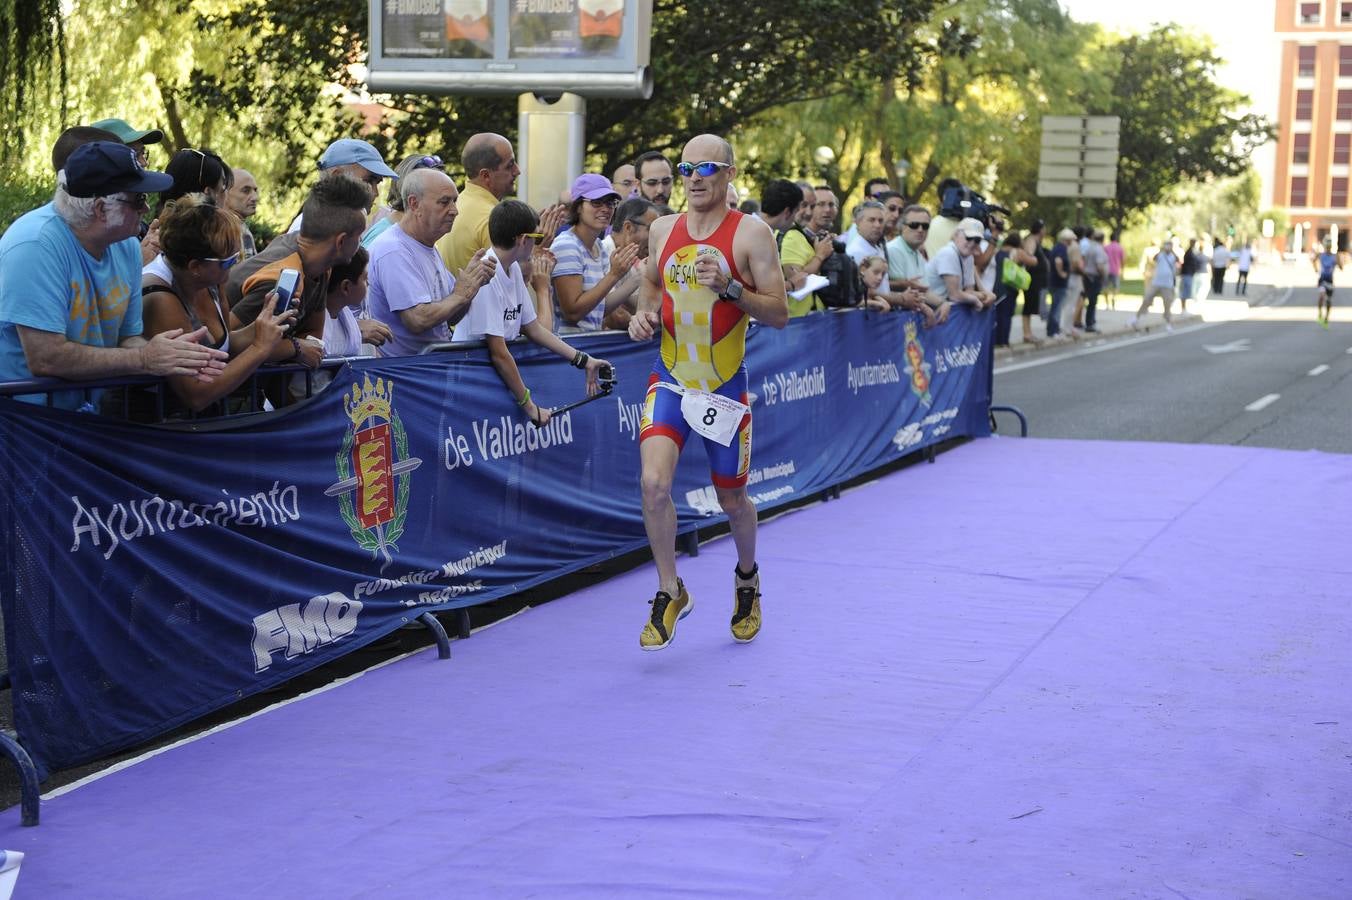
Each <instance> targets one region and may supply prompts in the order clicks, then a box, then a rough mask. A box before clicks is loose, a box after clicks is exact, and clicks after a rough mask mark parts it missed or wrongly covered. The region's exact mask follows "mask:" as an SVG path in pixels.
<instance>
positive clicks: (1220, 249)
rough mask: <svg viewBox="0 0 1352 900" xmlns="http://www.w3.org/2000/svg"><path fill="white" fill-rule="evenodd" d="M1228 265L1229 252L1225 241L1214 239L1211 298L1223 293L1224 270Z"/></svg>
mask: <svg viewBox="0 0 1352 900" xmlns="http://www.w3.org/2000/svg"><path fill="white" fill-rule="evenodd" d="M1229 265H1230V250H1229V248H1228V247H1226V246H1225V241H1223V240H1221V239H1220V238H1216V246H1215V247H1213V248H1212V250H1211V296H1213V297H1219V296H1220V295H1221V294H1223V293H1225V270H1226V268H1227V267H1228V266H1229Z"/></svg>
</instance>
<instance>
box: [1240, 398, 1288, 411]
mask: <svg viewBox="0 0 1352 900" xmlns="http://www.w3.org/2000/svg"><path fill="white" fill-rule="evenodd" d="M1280 399H1282V395H1281V394H1268V395H1267V396H1266V397H1259V398H1258V399H1257V400H1255V401H1253V402H1252V403H1250V404H1249V405H1248V406H1246V407H1244V408H1245V409H1246V410H1248V411H1249V412H1258V411H1259V410H1262V409H1267V408H1268V407H1269V406H1271V405H1272V404H1274V403H1276V402H1277V401H1278V400H1280Z"/></svg>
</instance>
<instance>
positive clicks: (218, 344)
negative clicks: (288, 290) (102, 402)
mask: <svg viewBox="0 0 1352 900" xmlns="http://www.w3.org/2000/svg"><path fill="white" fill-rule="evenodd" d="M160 247H161V253H160V255H159V256H158V257H156V258H155V259H154V260H153V261H152V262H151V263H150V265H148V266H146V267H145V269H144V270H143V271H142V273H141V295H142V301H141V302H142V307H143V308H142V316H143V318H144V321H145V333H146V334H158V333H160V332H162V331H168V330H171V329H182V330H183V331H184V332H185V333H186V332H193V331H197V330H198V329H205V330H206V338H205V339H204V340H203V342H202V343H204V344H205V345H206V346H208V347H213V348H216V349H219V350H221V351H223V352H225V353H227V354H229V361H228V362H227V363H226V365H225V371H224V372H222V373H221V375H220V376H219V377H217V378H215V379H213V380H212V381H209V382H202V381H200V380H198V379H197V378H196V377H194V376H191V375H170V376H169V377H168V382H169V388H170V391H171V395H170V403H168V404H167V406H166V409H167V410H168V412H169V413H170V414H171V415H174V414H181V413H184V412H192V413H200V412H202V411H203V410H205V409H207V408H208V407H210V406H212V405H213V404H215V403H216V402H218V401H220V400H222V399H223V398H225V397H226V396H228V395H229V394H230V393H231V392H233V391H234V390H235V389H236V388H238V387H239V386H240V385H242V384H243V383H244V382H245V380H246V379H247V378H248V377H249V376H250V375H252V374H253V373H254V372H255V371H256V370H257V369H258V367H259V366H260V365H262V364H263V363H265V362H267V361H268V360H269V359H270V358H272V356H273V355H274V354H276V353H277V352H278V349H279V348H280V347H281V346H282V345H283V343H284V337H285V329H286V328H287V326H288V325H290V324H291V322H292V321H293V320H294V319H295V316H296V313H295V309H294V308H291V307H287V308H285V309H284V310H282V311H277V310H276V309H275V307H276V306H277V305H278V299H277V296H276V294H275V293H273V294H270V295H269V298H268V300H267V301H266V302H265V303H264V305H263V309H262V310H261V311H260V312H259V314H258V316H257V317H256V318H255V319H254V320H253V321H252V322H250V323H249V324H248V325H245V326H242V327H239V328H235V329H233V330H232V329H231V328H230V327H229V310H228V308H227V307H226V306H225V301H224V299H223V298H222V297H221V290H220V289H221V287H222V285H224V284H225V281H226V279H227V277H229V272H230V269H231V268H233V267H234V266H235V264H236V263H238V262H239V261H240V259H241V258H242V254H241V252H240V251H241V247H240V220H239V218H238V217H237V216H235V214H234V213H231V212H229V211H228V210H226V209H223V208H222V207H219V206H216V205H215V204H214V203H212V202H211V201H210V200H208V199H207V198H206V197H205V196H204V195H202V194H188V195H186V196H183V197H180V198H178V199H177V200H171V201H169V203H168V204H166V206H165V207H164V210H163V211H162V212H161V213H160Z"/></svg>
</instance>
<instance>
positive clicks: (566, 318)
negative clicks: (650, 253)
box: [550, 173, 638, 331]
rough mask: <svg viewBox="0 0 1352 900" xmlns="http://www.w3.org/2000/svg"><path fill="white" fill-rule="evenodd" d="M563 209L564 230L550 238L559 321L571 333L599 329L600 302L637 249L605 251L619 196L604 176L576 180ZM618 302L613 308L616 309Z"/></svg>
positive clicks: (603, 308)
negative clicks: (569, 201) (570, 199)
mask: <svg viewBox="0 0 1352 900" xmlns="http://www.w3.org/2000/svg"><path fill="white" fill-rule="evenodd" d="M572 195H573V203H572V206H571V207H569V210H568V224H569V227H568V228H567V229H566V230H565V231H564V232H563V233H562V234H560V235H559V236H558V237H556V238H555V239H554V243H553V245H552V246H551V247H550V250H552V251H553V253H554V257H555V259H556V260H557V262H556V263H555V264H554V299H555V302H556V303H557V304H558V308H559V321H560V324H562V325H567V326H572V327H571V328H570V329H569V330H573V331H599V330H600V329H601V327H602V323H603V322H604V321H605V317H606V313H607V312H608V311H609V310H607V308H606V306H607V304H606V303H605V302H604V301H605V299H606V295H607V294H609V293H610V291H611V288H613V287H615V285H616V284H618V283H619V281H620V279H621V278H623V277H624V274H625V273H626V272H628V271H629V267H630V266H632V265H633V264H634V261H635V260H636V259H638V245H637V244H629V245H628V246H625V247H622V248H621V249H619V250H616V251H615V252H614V253H609V252H607V250H606V247H605V244H604V242H603V241H602V240H601V238H602V237H603V236H604V235H605V233H606V229H607V228H608V227H610V221H611V219H613V218H614V216H615V208H616V207H618V206H619V205H620V195H619V194H617V193H616V192H615V188H614V187H612V186H611V184H610V179H609V178H606V177H605V176H604V175H595V174H591V173H586V174H582V175H579V176H577V178H576V179H575V180H574V181H573V187H572ZM621 299H622V298H620V299H616V301H615V303H614V304H613V305H615V306H618V305H619V303H620V302H621Z"/></svg>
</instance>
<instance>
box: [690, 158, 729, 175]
mask: <svg viewBox="0 0 1352 900" xmlns="http://www.w3.org/2000/svg"><path fill="white" fill-rule="evenodd" d="M731 168H732V163H725V162H714V161H713V160H711V159H710V160H705V161H704V162H701V163H688V162H678V163H677V164H676V171H677V172H679V173H680V174H681V177H682V178H689V177H690V176H691V175H698V176H699V177H701V178H708V177H709V176H710V175H713V174H714V173H715V172H717V171H718V170H719V169H731Z"/></svg>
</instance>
